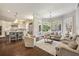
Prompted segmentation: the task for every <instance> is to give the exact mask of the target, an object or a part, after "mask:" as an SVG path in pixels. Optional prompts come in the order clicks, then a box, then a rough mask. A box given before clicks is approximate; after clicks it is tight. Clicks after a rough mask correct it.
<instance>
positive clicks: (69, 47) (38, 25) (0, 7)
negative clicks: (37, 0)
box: [0, 3, 79, 56]
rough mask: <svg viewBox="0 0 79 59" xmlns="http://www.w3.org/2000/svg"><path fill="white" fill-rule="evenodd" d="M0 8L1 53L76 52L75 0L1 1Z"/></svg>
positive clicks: (78, 16)
mask: <svg viewBox="0 0 79 59" xmlns="http://www.w3.org/2000/svg"><path fill="white" fill-rule="evenodd" d="M0 12H1V14H0V48H1V49H0V52H1V53H0V55H2V56H4V55H5V56H7V55H8V56H10V55H12V56H13V55H14V56H15V55H16V56H20V55H21V56H22V55H23V56H27V55H28V56H30V55H32V56H33V55H35V56H38V55H40V56H43V55H44V56H51V55H52V56H64V55H66V56H72V55H73V56H75V55H76V56H78V55H79V50H78V49H79V47H78V46H79V45H78V42H79V40H78V37H79V26H78V23H79V20H78V19H79V4H78V3H29V4H28V3H19V4H18V3H2V4H0ZM39 50H40V51H39ZM10 51H13V52H12V53H10Z"/></svg>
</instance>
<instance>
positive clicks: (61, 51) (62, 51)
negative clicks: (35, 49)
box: [55, 45, 79, 56]
mask: <svg viewBox="0 0 79 59" xmlns="http://www.w3.org/2000/svg"><path fill="white" fill-rule="evenodd" d="M55 49H56V55H59V56H60V55H66V56H71V55H73V56H77V55H79V53H78V51H77V50H74V49H72V48H70V47H68V46H67V45H64V46H61V47H56V48H55Z"/></svg>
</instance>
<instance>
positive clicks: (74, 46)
mask: <svg viewBox="0 0 79 59" xmlns="http://www.w3.org/2000/svg"><path fill="white" fill-rule="evenodd" d="M68 46H69V47H70V48H72V49H74V50H76V49H77V47H78V44H77V42H76V41H74V40H73V41H70V42H69V43H68Z"/></svg>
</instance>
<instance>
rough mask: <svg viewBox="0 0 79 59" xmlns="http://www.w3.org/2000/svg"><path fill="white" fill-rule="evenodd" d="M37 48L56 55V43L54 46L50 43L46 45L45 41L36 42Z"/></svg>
mask: <svg viewBox="0 0 79 59" xmlns="http://www.w3.org/2000/svg"><path fill="white" fill-rule="evenodd" d="M35 45H36V46H37V47H39V48H40V49H42V50H44V51H46V52H48V53H50V54H51V55H56V50H55V45H56V43H54V42H53V44H50V43H45V42H44V39H42V40H40V41H38V42H36V44H35Z"/></svg>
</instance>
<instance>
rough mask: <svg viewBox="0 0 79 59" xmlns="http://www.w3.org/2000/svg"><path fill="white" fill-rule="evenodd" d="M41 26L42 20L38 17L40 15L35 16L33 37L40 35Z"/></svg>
mask: <svg viewBox="0 0 79 59" xmlns="http://www.w3.org/2000/svg"><path fill="white" fill-rule="evenodd" d="M39 25H42V21H41V18H40V17H39V16H38V14H35V15H34V17H33V35H35V36H36V37H38V36H39V35H40V32H39Z"/></svg>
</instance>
